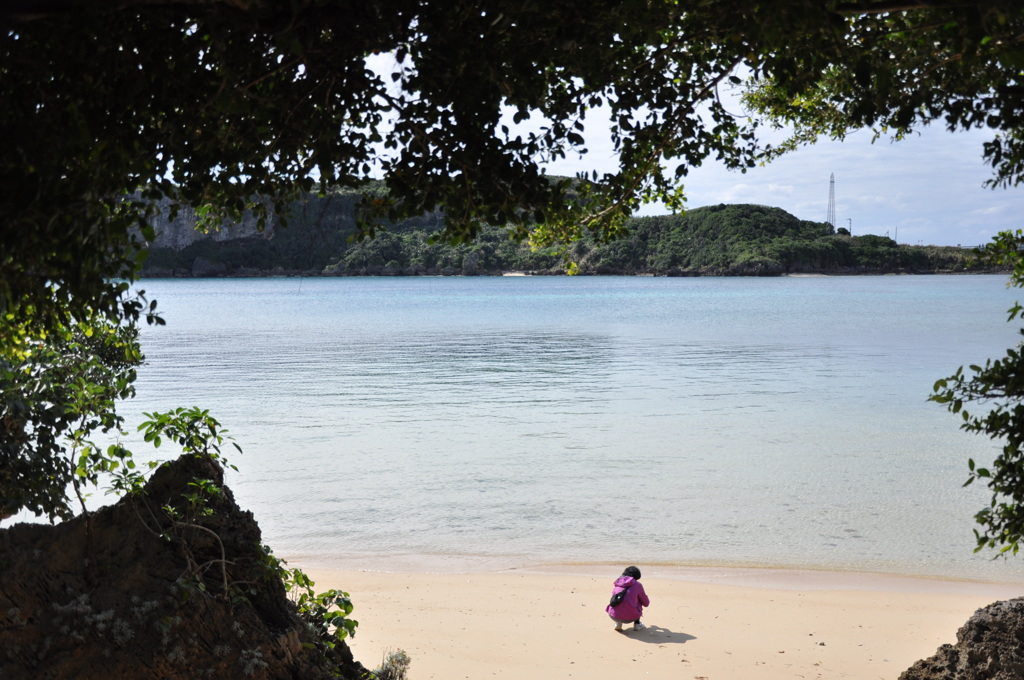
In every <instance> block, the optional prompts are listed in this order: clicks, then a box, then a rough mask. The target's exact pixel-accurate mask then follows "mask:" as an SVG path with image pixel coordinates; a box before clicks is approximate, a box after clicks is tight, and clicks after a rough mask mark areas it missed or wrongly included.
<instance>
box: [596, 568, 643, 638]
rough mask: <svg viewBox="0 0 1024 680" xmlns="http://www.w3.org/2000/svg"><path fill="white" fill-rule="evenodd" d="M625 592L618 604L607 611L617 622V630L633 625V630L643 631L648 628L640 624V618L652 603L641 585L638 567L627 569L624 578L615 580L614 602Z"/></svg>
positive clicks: (613, 589)
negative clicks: (623, 626)
mask: <svg viewBox="0 0 1024 680" xmlns="http://www.w3.org/2000/svg"><path fill="white" fill-rule="evenodd" d="M621 592H625V595H624V596H623V597H621V600H622V601H621V602H619V603H618V604H614V605H613V604H609V605H608V608H607V609H605V611H606V612H608V616H610V617H611V618H612V621H614V622H615V630H622V624H624V623H632V624H633V630H643V629H644V628H646V627H647V626H645V625H644V624H642V623H640V617H641V616H643V615H644V607H649V606H651V601H650V599H649V598H648V597H647V593H645V592H644V587H643V586H642V585H641V584H640V570H639V569H637V568H636V567H626V570H625V571H623V572H622V576H620V577H618V578H617V579H615V585H614V586H613V587H612V600H613V601H614V600H616V599H620V598H616V595H617V594H618V593H621Z"/></svg>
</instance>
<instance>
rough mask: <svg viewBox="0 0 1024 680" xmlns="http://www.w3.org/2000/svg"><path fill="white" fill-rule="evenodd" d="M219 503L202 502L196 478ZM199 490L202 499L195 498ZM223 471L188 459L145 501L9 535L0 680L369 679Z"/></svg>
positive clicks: (1, 590) (5, 537) (160, 478)
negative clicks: (270, 550)
mask: <svg viewBox="0 0 1024 680" xmlns="http://www.w3.org/2000/svg"><path fill="white" fill-rule="evenodd" d="M204 479H205V480H210V481H211V482H212V483H213V484H215V485H216V486H217V487H219V488H220V489H221V491H220V493H219V494H212V495H206V496H203V498H205V499H206V500H201V501H200V502H198V503H197V502H196V498H197V496H196V495H195V494H196V493H197V489H196V487H194V486H190V482H194V481H196V480H204ZM190 494H192V501H190V500H189V499H188V498H187V496H188V495H190ZM275 565H276V562H275V560H274V559H273V558H272V557H270V556H268V554H267V552H266V550H265V549H264V546H263V545H262V542H261V536H260V529H259V526H257V524H256V522H255V520H254V519H253V517H252V514H251V513H249V512H245V511H242V510H240V509H239V508H238V506H237V505H236V504H235V501H234V498H233V496H232V494H231V491H230V489H228V488H226V487H224V486H223V471H222V469H221V467H220V466H219V464H217V463H216V462H215V461H213V460H211V459H209V458H206V457H195V456H183V457H181V458H179V459H178V460H177V461H175V462H173V463H170V464H168V465H165V466H164V467H162V468H160V469H159V470H157V471H156V473H155V474H154V475H153V477H152V479H151V480H150V481H149V483H148V484H147V485H146V487H145V490H144V493H142V494H136V495H133V496H129V497H126V498H123V499H122V500H121V501H119V502H118V503H117V504H115V505H113V506H109V507H106V508H103V509H101V510H99V511H97V512H95V513H91V514H90V515H80V516H78V517H76V518H75V519H73V520H71V521H68V522H65V523H62V524H58V525H56V526H50V525H42V524H17V525H15V526H13V527H11V528H9V529H5V530H0V678H3V679H4V680H47V679H50V678H53V679H57V678H75V679H76V680H92V679H95V680H100V679H103V680H122V679H123V680H128V679H131V680H135V679H137V678H159V679H161V680H186V679H188V680H193V679H195V678H257V679H260V678H262V679H270V678H294V679H296V680H297V679H299V678H302V679H303V680H317V679H321V678H322V679H324V680H327V678H331V677H335V676H333V675H332V668H331V667H332V666H335V667H337V668H338V669H339V672H340V674H341V676H342V677H344V678H348V679H353V680H354V679H355V678H359V677H362V676H363V674H364V673H365V669H364V668H363V667H362V666H361V665H360V664H359V663H357V662H355V661H354V660H353V659H352V655H351V652H350V651H349V649H348V647H347V646H346V645H344V643H341V644H338V645H337V646H335V647H334V648H333V649H330V648H329V645H325V644H323V641H322V640H321V639H319V638H318V637H317V634H316V633H315V631H314V630H313V628H311V627H310V626H309V625H308V623H306V621H304V620H303V618H302V616H301V615H300V614H299V612H298V610H297V609H296V607H295V605H294V604H293V603H292V602H291V600H289V599H288V597H287V594H286V593H285V588H284V584H283V582H282V580H281V578H280V574H279V573H278V571H277V568H276V566H275Z"/></svg>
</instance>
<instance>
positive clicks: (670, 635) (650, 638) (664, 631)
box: [629, 625, 697, 645]
mask: <svg viewBox="0 0 1024 680" xmlns="http://www.w3.org/2000/svg"><path fill="white" fill-rule="evenodd" d="M630 633H631V634H630V636H629V637H631V638H633V639H635V640H639V641H641V642H650V643H654V644H657V645H664V644H678V645H681V644H685V643H686V642H689V641H690V640H696V639H697V638H696V637H695V636H693V635H690V634H689V633H676V632H674V631H671V630H669V629H668V628H664V627H662V626H653V625H648V626H647V627H646V628H645V629H644V630H638V631H636V632H635V633H633V632H632V631H630Z"/></svg>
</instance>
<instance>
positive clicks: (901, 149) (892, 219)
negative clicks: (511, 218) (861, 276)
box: [548, 116, 1024, 247]
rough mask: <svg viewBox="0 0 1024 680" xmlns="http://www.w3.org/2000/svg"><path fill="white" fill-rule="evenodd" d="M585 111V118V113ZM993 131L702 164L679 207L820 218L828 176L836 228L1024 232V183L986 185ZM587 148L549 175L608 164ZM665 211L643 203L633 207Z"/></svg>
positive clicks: (939, 132)
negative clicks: (723, 206) (742, 165)
mask: <svg viewBox="0 0 1024 680" xmlns="http://www.w3.org/2000/svg"><path fill="white" fill-rule="evenodd" d="M588 118H589V116H588ZM992 134H993V132H992V131H988V130H975V131H970V132H961V133H956V134H953V133H949V132H947V131H946V130H945V129H943V128H941V127H938V126H932V127H929V128H924V129H923V130H922V131H921V132H920V133H919V134H915V135H913V136H911V137H908V138H906V139H904V140H902V141H899V142H891V141H890V140H888V139H886V138H880V139H878V140H877V141H876V142H875V143H874V144H872V143H871V138H872V134H871V132H869V131H866V130H864V131H858V132H855V133H854V134H852V135H849V136H848V137H847V138H846V140H845V141H843V142H833V141H829V140H825V141H821V142H818V143H817V144H815V145H813V146H808V147H803V148H801V149H798V150H797V151H794V152H792V153H790V154H789V155H787V156H783V157H782V158H779V159H778V160H776V161H774V162H773V163H771V164H770V165H768V166H764V167H758V168H754V169H752V170H748V171H747V172H746V173H740V172H735V171H729V170H726V169H725V168H724V167H722V166H720V165H714V164H712V163H710V162H709V163H708V164H706V165H704V166H701V167H699V168H695V169H693V170H691V172H690V174H689V176H688V177H686V178H684V182H683V184H684V187H685V189H686V195H687V207H688V208H698V207H701V206H705V205H716V204H719V203H756V204H761V205H767V206H772V207H778V208H782V209H783V210H786V211H787V212H789V213H791V214H793V215H795V216H796V217H798V218H800V219H803V220H812V221H819V222H820V221H824V220H825V218H826V215H827V213H828V198H829V176H830V175H832V174H834V175H835V202H836V226H837V227H846V228H848V229H850V230H851V232H852V233H853V235H854V236H859V235H863V234H877V235H881V236H885V235H888V236H889V237H890V238H893V239H896V240H897V241H898V242H899V243H904V244H913V245H954V246H955V245H962V246H972V247H973V246H977V245H981V244H983V243H986V242H988V241H990V240H991V239H992V237H993V236H994V235H995V234H996V233H998V232H1000V231H1006V230H1009V229H1024V186H1020V187H1017V188H1013V189H994V190H993V189H988V188H985V187H983V183H984V182H985V181H986V180H987V179H989V178H990V177H991V176H992V171H991V168H990V167H989V166H987V165H985V164H984V163H983V161H982V157H981V154H982V143H983V142H984V141H986V140H988V139H991V137H992ZM587 141H588V146H589V148H590V149H591V153H590V154H588V155H587V156H586V157H584V158H583V159H582V160H580V159H575V158H570V159H566V160H564V161H560V162H559V163H557V164H553V165H550V166H548V171H549V172H550V173H552V174H573V173H574V172H576V171H577V170H584V169H586V170H590V169H594V168H596V169H601V168H608V169H611V168H612V167H614V161H615V159H614V156H613V154H612V153H611V151H610V146H608V145H605V144H604V143H603V142H602V141H600V139H599V138H598V137H597V136H595V137H592V138H588V140H587ZM665 212H667V211H666V210H665V209H664V207H663V206H660V205H650V206H646V207H645V208H644V209H643V210H642V211H641V212H640V214H642V215H656V214H664V213H665Z"/></svg>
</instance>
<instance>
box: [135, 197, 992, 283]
mask: <svg viewBox="0 0 1024 680" xmlns="http://www.w3.org/2000/svg"><path fill="white" fill-rule="evenodd" d="M357 202H358V195H357V194H355V193H352V192H338V193H337V194H333V195H329V196H327V197H322V198H320V197H316V198H311V199H309V200H307V201H305V202H303V203H301V204H298V205H296V206H295V207H294V208H293V209H292V211H291V214H290V216H289V223H288V226H287V227H286V228H280V227H278V228H276V229H274V230H273V233H272V234H270V235H260V236H256V237H252V236H250V237H247V238H239V239H234V240H226V241H214V240H212V239H203V240H200V241H197V242H195V243H192V244H191V245H188V246H187V247H184V248H182V249H180V250H175V249H172V248H167V247H156V248H152V249H151V252H150V255H149V259H148V261H147V263H146V268H145V271H144V275H146V276H192V275H218V276H261V275H273V274H302V275H315V276H368V275H369V276H377V275H387V276H403V275H404V276H416V275H479V274H484V275H486V274H500V273H502V272H509V271H523V272H531V273H537V274H560V273H564V271H565V269H564V265H565V262H564V259H563V257H562V254H561V253H560V252H559V251H558V250H557V249H555V248H548V249H541V250H531V249H530V248H529V246H527V245H525V244H521V243H516V242H515V241H512V240H510V238H509V236H508V232H507V230H506V229H505V228H504V227H486V228H485V229H484V230H483V231H482V233H481V234H480V235H479V236H478V238H477V239H476V240H475V241H474V242H473V243H471V244H463V245H450V244H447V243H436V242H432V241H431V238H430V237H431V235H433V234H435V233H436V232H437V231H439V230H440V228H441V223H442V218H441V215H440V214H437V213H434V214H429V215H425V216H423V217H421V218H418V219H415V220H408V221H406V222H402V223H400V224H391V225H386V226H385V228H384V229H382V230H380V231H378V233H377V236H376V238H373V239H366V240H363V241H358V240H356V238H355V236H356V234H357V229H356V221H355V209H356V204H357ZM174 226H175V225H172V227H174ZM178 228H180V225H178ZM628 228H629V235H628V236H627V237H626V238H623V239H621V240H618V241H614V242H612V243H603V244H597V243H594V242H593V241H591V240H588V239H584V240H582V241H579V242H576V243H573V244H572V245H571V246H570V248H569V256H570V259H571V260H572V261H573V262H575V263H577V266H578V268H579V273H580V274H632V275H639V274H649V275H665V276H701V275H725V276H776V275H781V274H787V273H822V274H857V273H889V272H907V273H915V272H919V273H926V272H964V271H975V270H977V265H975V264H973V263H972V258H971V255H970V251H968V250H964V249H960V248H952V247H922V246H906V245H903V246H901V245H897V244H896V242H895V241H893V240H892V239H889V238H887V237H884V236H873V235H864V236H856V237H850V236H849V235H845V234H836V233H835V231H834V230H833V228H832V226H831V225H829V224H827V223H824V222H808V221H806V220H800V219H797V218H796V217H794V216H793V215H790V214H789V213H787V212H786V211H784V210H781V209H780V208H772V207H767V206H761V205H717V206H707V207H703V208H696V209H693V210H689V211H687V212H686V213H684V214H682V215H665V216H659V217H640V218H635V219H632V220H630V221H629V223H628Z"/></svg>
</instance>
